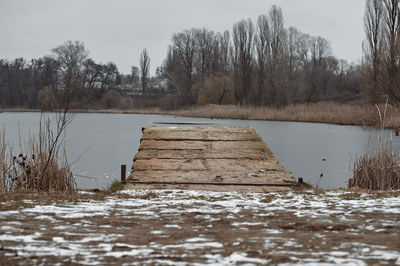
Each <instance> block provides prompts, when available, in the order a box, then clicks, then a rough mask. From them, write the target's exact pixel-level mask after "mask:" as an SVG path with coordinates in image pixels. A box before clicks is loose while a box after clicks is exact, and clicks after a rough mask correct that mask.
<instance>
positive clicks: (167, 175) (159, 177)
mask: <svg viewBox="0 0 400 266" xmlns="http://www.w3.org/2000/svg"><path fill="white" fill-rule="evenodd" d="M129 181H130V182H138V181H141V182H144V181H148V182H175V183H183V182H214V183H225V182H228V183H251V182H254V183H260V184H261V183H265V184H267V183H276V184H283V183H285V184H286V183H290V184H293V182H294V180H293V179H292V178H291V177H290V175H289V174H288V173H287V172H277V171H267V172H263V173H257V172H251V173H249V172H243V171H239V172H235V171H232V172H226V171H223V172H210V171H134V172H133V174H132V175H131V177H130V180H129Z"/></svg>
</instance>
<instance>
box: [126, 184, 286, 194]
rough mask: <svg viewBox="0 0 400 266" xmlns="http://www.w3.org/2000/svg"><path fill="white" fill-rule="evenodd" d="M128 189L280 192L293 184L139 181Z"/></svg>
mask: <svg viewBox="0 0 400 266" xmlns="http://www.w3.org/2000/svg"><path fill="white" fill-rule="evenodd" d="M126 188H127V189H187V190H208V191H217V192H221V191H222V192H223V191H235V192H240V193H246V192H259V193H268V192H278V191H283V192H284V191H290V190H292V189H293V188H292V187H291V186H246V185H240V186H238V185H225V186H220V185H193V184H138V183H133V182H132V183H127V184H126Z"/></svg>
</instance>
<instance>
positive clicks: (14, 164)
mask: <svg viewBox="0 0 400 266" xmlns="http://www.w3.org/2000/svg"><path fill="white" fill-rule="evenodd" d="M72 119H73V114H71V113H68V112H66V111H65V112H59V113H55V114H54V117H51V118H50V117H45V116H42V117H41V124H40V131H39V136H38V137H37V138H35V137H32V138H30V140H29V142H28V143H27V144H26V145H25V146H26V148H23V147H22V145H21V144H20V151H19V152H17V153H16V152H15V151H14V149H13V147H12V146H11V145H9V144H8V143H7V142H6V137H5V132H3V133H1V134H0V139H1V141H0V171H1V172H0V192H3V193H4V192H10V191H38V192H41V191H44V192H51V191H60V192H68V193H71V192H73V191H74V189H75V181H74V177H73V175H72V172H71V170H70V167H69V164H68V161H67V158H66V156H65V150H64V137H65V129H66V127H67V125H68V124H69V123H70V122H71V121H72Z"/></svg>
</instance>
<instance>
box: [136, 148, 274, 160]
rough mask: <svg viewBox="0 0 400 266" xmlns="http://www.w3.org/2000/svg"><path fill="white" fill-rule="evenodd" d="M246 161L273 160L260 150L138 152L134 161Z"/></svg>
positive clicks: (271, 156)
mask: <svg viewBox="0 0 400 266" xmlns="http://www.w3.org/2000/svg"><path fill="white" fill-rule="evenodd" d="M153 158H158V159H248V160H274V161H276V160H275V157H274V156H273V154H272V153H266V152H265V151H262V150H221V151H213V150H140V151H139V152H138V153H137V154H136V156H135V161H136V160H146V159H153Z"/></svg>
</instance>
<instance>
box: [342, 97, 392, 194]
mask: <svg viewBox="0 0 400 266" xmlns="http://www.w3.org/2000/svg"><path fill="white" fill-rule="evenodd" d="M377 109H378V115H379V118H380V122H381V130H382V132H381V136H380V138H379V144H378V146H377V147H376V149H375V150H373V151H372V152H370V153H367V154H364V155H363V156H361V157H360V158H358V159H356V162H355V163H354V170H353V178H351V179H350V180H349V188H354V187H359V188H362V189H369V190H397V189H400V161H399V157H398V156H397V155H396V154H395V153H394V151H393V146H392V141H391V140H390V141H388V142H387V143H386V142H385V138H384V129H385V123H386V117H387V110H388V109H387V105H386V106H385V109H384V112H383V113H382V112H381V111H380V108H379V107H377Z"/></svg>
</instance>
